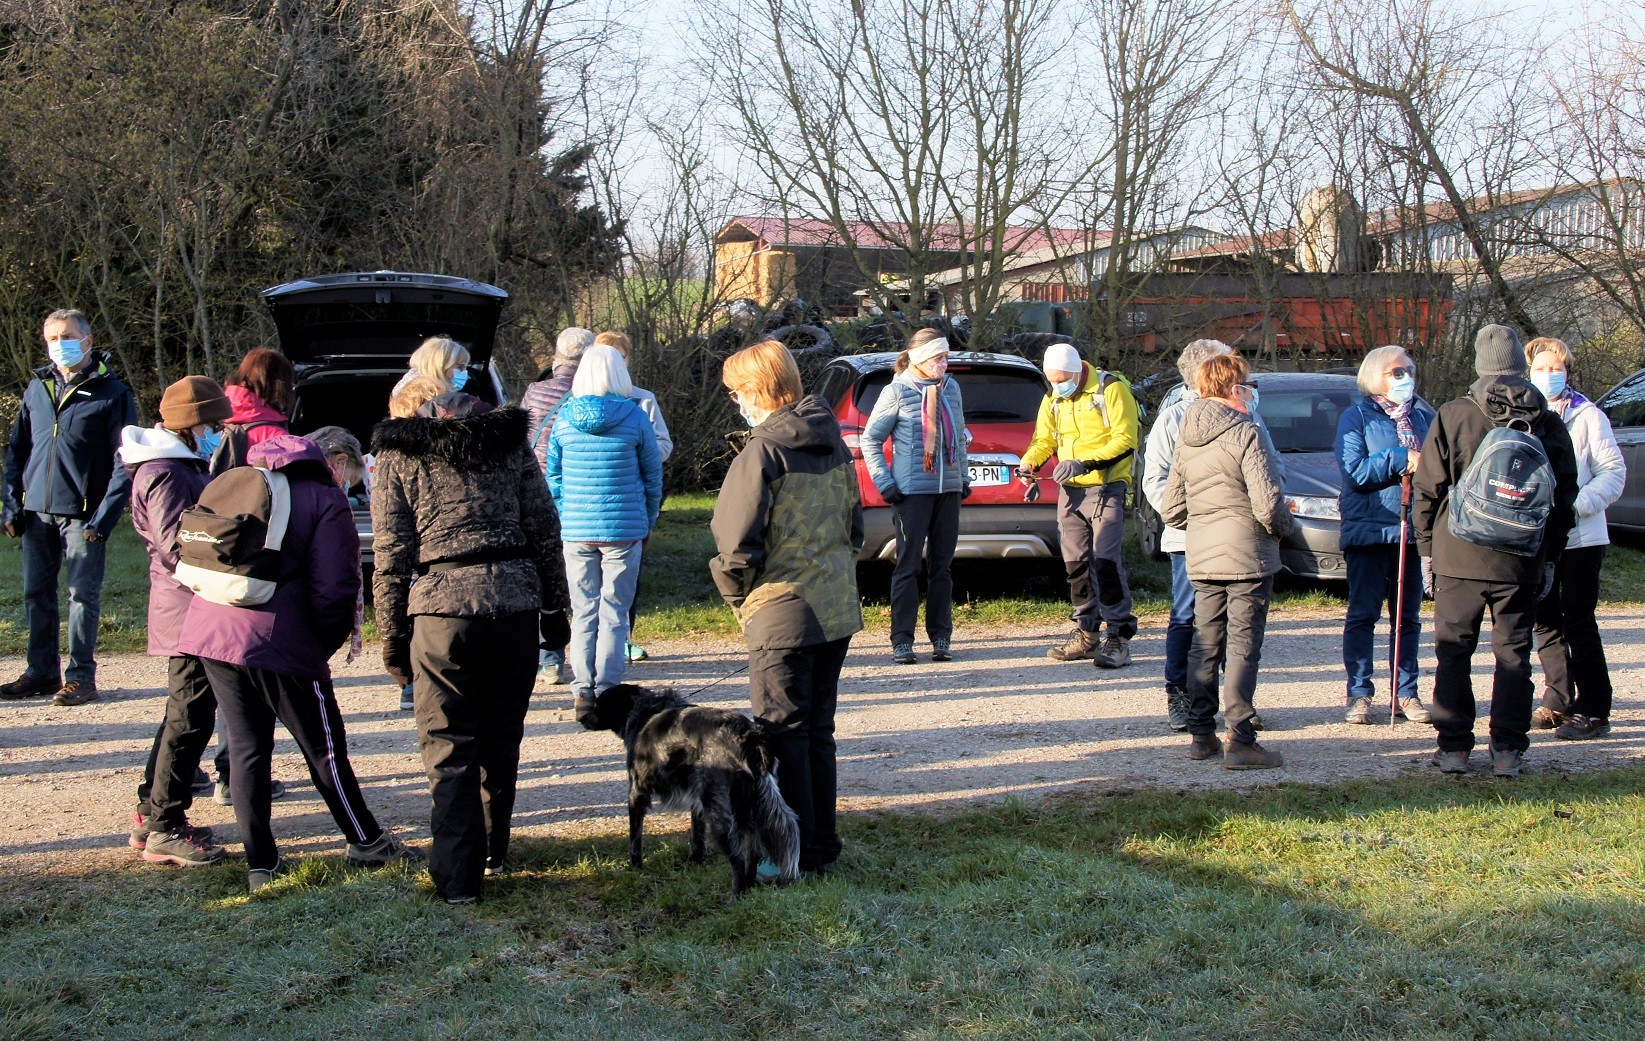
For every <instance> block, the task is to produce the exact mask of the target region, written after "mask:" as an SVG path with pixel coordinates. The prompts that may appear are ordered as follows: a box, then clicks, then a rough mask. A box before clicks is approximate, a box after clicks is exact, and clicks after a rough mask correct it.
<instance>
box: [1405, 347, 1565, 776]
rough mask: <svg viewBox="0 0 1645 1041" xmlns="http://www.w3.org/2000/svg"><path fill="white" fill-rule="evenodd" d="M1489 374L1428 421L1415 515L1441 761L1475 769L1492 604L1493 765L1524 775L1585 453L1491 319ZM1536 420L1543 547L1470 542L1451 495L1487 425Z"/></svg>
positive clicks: (1452, 767) (1483, 351)
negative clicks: (1476, 655)
mask: <svg viewBox="0 0 1645 1041" xmlns="http://www.w3.org/2000/svg"><path fill="white" fill-rule="evenodd" d="M1474 368H1475V370H1477V371H1478V373H1479V379H1478V380H1476V381H1475V382H1474V384H1473V386H1471V387H1469V388H1468V393H1467V394H1465V395H1464V396H1463V397H1461V398H1458V399H1457V400H1455V401H1451V402H1447V403H1446V404H1444V405H1442V406H1440V409H1439V414H1438V416H1437V417H1435V419H1434V422H1433V424H1432V425H1431V426H1430V427H1429V428H1428V437H1427V440H1425V441H1424V442H1423V445H1422V453H1421V459H1420V461H1419V462H1418V464H1417V471H1416V477H1415V479H1414V481H1413V482H1412V502H1411V526H1412V528H1414V529H1415V531H1416V543H1417V552H1419V553H1420V554H1422V556H1424V557H1428V558H1431V559H1432V561H1433V569H1434V657H1435V659H1436V662H1435V668H1434V693H1433V697H1432V698H1431V699H1430V703H1429V708H1430V711H1431V712H1432V714H1433V723H1434V729H1435V730H1436V731H1437V732H1438V751H1437V752H1436V753H1435V755H1434V763H1435V765H1437V766H1438V767H1439V768H1440V770H1441V771H1443V772H1445V773H1455V774H1460V773H1467V772H1468V769H1469V767H1468V755H1469V752H1470V751H1472V749H1473V746H1474V718H1475V711H1476V707H1475V704H1474V691H1473V682H1472V679H1471V677H1470V675H1469V674H1470V667H1471V664H1472V658H1473V650H1474V647H1475V646H1476V645H1477V644H1478V642H1479V629H1480V622H1481V620H1482V618H1483V616H1484V613H1485V611H1486V610H1487V609H1488V610H1489V611H1490V612H1491V649H1492V650H1493V651H1494V652H1495V654H1496V673H1495V679H1494V680H1493V683H1492V690H1491V741H1490V749H1491V772H1492V773H1494V774H1495V775H1496V776H1498V777H1517V776H1519V772H1520V766H1521V762H1522V760H1523V758H1524V755H1525V751H1526V749H1528V748H1529V747H1530V738H1529V734H1530V729H1531V701H1532V694H1533V692H1534V687H1533V685H1532V683H1531V634H1532V628H1533V626H1534V624H1535V621H1536V611H1537V603H1538V602H1539V601H1540V600H1541V599H1542V598H1543V597H1544V596H1547V595H1548V592H1549V591H1550V590H1551V589H1552V587H1553V576H1554V565H1555V563H1556V562H1557V560H1558V559H1559V555H1560V553H1561V551H1562V550H1563V549H1564V548H1565V541H1566V538H1567V537H1568V536H1569V535H1570V532H1571V528H1572V526H1573V525H1574V524H1575V523H1576V510H1575V503H1576V493H1577V469H1576V454H1575V452H1574V450H1573V449H1572V447H1571V436H1570V434H1569V433H1567V432H1566V429H1565V424H1564V422H1563V421H1562V420H1561V419H1560V418H1559V416H1558V415H1557V414H1555V413H1553V412H1550V411H1549V410H1548V406H1547V402H1546V401H1545V400H1544V399H1543V397H1542V393H1541V392H1540V391H1538V390H1537V389H1536V387H1534V386H1532V384H1531V382H1530V380H1528V379H1527V378H1526V371H1527V367H1526V363H1525V352H1524V349H1523V348H1522V347H1521V346H1520V342H1519V334H1518V333H1516V332H1515V331H1514V330H1513V329H1510V328H1508V327H1507V326H1505V325H1487V326H1485V327H1484V328H1482V329H1480V330H1479V333H1478V335H1477V336H1475V338H1474ZM1510 424H1512V425H1514V426H1515V427H1516V428H1519V429H1528V430H1529V431H1530V432H1531V434H1533V435H1534V436H1535V437H1536V438H1537V440H1538V441H1539V442H1540V443H1541V445H1542V449H1543V452H1544V453H1545V454H1546V455H1547V457H1548V464H1549V466H1550V468H1551V469H1552V470H1553V474H1554V502H1553V508H1552V510H1551V511H1550V512H1549V513H1548V516H1547V520H1546V522H1545V526H1544V529H1543V534H1542V540H1541V544H1540V545H1539V546H1538V547H1537V551H1536V553H1535V555H1533V556H1520V555H1517V554H1515V553H1510V552H1506V551H1504V550H1500V549H1495V548H1492V547H1490V546H1487V545H1480V544H1478V543H1476V542H1471V541H1466V540H1464V539H1463V538H1461V537H1459V536H1458V535H1456V534H1454V533H1453V532H1452V530H1451V524H1450V521H1451V518H1450V512H1451V511H1450V499H1451V496H1452V494H1453V493H1454V492H1455V491H1456V489H1457V487H1458V485H1459V484H1460V483H1461V482H1462V479H1463V475H1464V474H1465V473H1467V470H1468V466H1469V464H1470V463H1472V462H1473V459H1474V455H1475V453H1476V452H1477V451H1478V450H1479V447H1480V445H1481V444H1482V443H1483V442H1484V441H1485V438H1486V436H1487V435H1489V434H1490V433H1491V432H1492V430H1494V429H1495V428H1498V427H1505V426H1508V425H1510Z"/></svg>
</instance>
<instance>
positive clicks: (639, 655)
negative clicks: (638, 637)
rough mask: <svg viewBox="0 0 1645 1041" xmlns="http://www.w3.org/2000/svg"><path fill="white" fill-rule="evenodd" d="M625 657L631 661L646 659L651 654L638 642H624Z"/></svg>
mask: <svg viewBox="0 0 1645 1041" xmlns="http://www.w3.org/2000/svg"><path fill="white" fill-rule="evenodd" d="M623 657H624V658H626V659H627V660H629V661H645V660H646V659H647V658H649V657H650V655H649V654H647V653H645V648H644V647H641V646H640V645H639V644H637V643H625V644H623Z"/></svg>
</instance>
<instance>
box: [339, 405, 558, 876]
mask: <svg viewBox="0 0 1645 1041" xmlns="http://www.w3.org/2000/svg"><path fill="white" fill-rule="evenodd" d="M483 408H484V405H483V404H481V403H480V402H478V401H476V400H475V399H474V398H471V397H469V396H468V395H466V394H456V393H453V394H447V395H444V396H442V397H440V398H437V399H435V400H434V401H431V402H429V403H428V404H426V405H424V406H423V407H422V408H421V409H420V410H419V413H418V414H417V415H415V416H412V417H411V418H405V419H388V420H384V421H383V422H382V423H381V424H379V425H378V427H377V430H376V432H375V434H374V435H373V439H372V444H373V449H374V451H375V452H376V456H377V479H376V483H375V485H374V488H373V491H372V499H371V518H372V523H373V525H374V528H375V533H376V537H375V540H374V542H373V548H374V550H375V552H376V558H377V560H376V568H377V573H376V578H375V580H374V583H373V589H374V592H375V594H376V599H377V627H378V629H379V631H380V632H381V633H382V636H383V656H384V664H385V665H386V666H387V667H388V670H389V672H390V673H391V674H392V673H395V672H396V671H402V672H409V673H410V674H411V675H412V676H413V684H414V686H415V692H416V708H417V732H418V737H419V744H420V746H421V749H422V754H423V766H424V768H425V769H427V771H428V780H429V789H430V794H431V796H432V797H433V802H434V811H433V820H432V830H433V835H434V845H433V849H432V851H431V854H430V856H429V872H430V874H432V875H433V877H434V887H435V889H436V891H438V892H439V894H440V896H442V897H444V898H445V900H446V901H447V902H449V903H470V902H473V901H474V900H477V899H478V898H479V896H480V886H481V880H482V878H483V877H484V875H486V874H487V873H489V872H492V871H495V870H497V869H499V868H501V866H502V863H503V857H504V855H505V854H506V853H507V851H508V838H509V817H510V815H511V814H512V812H513V809H514V790H515V779H516V776H517V774H518V772H519V762H520V738H521V735H522V733H523V732H524V727H525V714H526V708H527V705H528V703H529V701H530V698H531V686H532V683H533V682H534V680H535V679H536V675H537V612H538V610H539V608H541V610H544V611H563V610H564V609H565V606H566V587H565V572H564V570H563V565H562V564H561V562H560V522H559V517H558V516H557V515H556V514H555V512H554V502H553V500H552V499H550V498H549V495H548V486H547V485H546V484H545V483H544V482H543V475H542V471H541V470H539V469H538V468H537V461H536V459H534V458H533V457H532V455H531V451H530V449H529V447H528V446H527V444H526V415H525V413H524V412H522V411H520V410H519V409H515V408H504V409H498V410H496V411H490V412H482V411H481V410H482V409H483ZM413 579H415V580H416V581H415V582H413ZM414 620H415V621H414Z"/></svg>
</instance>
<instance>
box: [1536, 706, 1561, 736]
mask: <svg viewBox="0 0 1645 1041" xmlns="http://www.w3.org/2000/svg"><path fill="white" fill-rule="evenodd" d="M1569 718H1570V717H1569V716H1567V715H1566V714H1565V713H1563V712H1555V711H1554V710H1553V709H1551V708H1547V707H1545V706H1542V705H1538V706H1537V710H1536V711H1535V712H1533V713H1531V729H1532V730H1552V729H1554V728H1555V727H1557V726H1561V725H1563V724H1564V722H1565V721H1566V720H1567V719H1569Z"/></svg>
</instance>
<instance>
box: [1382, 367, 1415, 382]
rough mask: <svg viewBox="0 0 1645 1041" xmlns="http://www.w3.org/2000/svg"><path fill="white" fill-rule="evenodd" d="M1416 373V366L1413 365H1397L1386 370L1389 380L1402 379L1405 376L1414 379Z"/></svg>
mask: <svg viewBox="0 0 1645 1041" xmlns="http://www.w3.org/2000/svg"><path fill="white" fill-rule="evenodd" d="M1416 374H1417V367H1416V366H1415V365H1398V366H1395V367H1394V368H1392V369H1389V370H1388V378H1389V379H1391V380H1402V379H1404V378H1405V377H1407V376H1410V377H1412V378H1413V379H1414V378H1415V377H1416Z"/></svg>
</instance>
